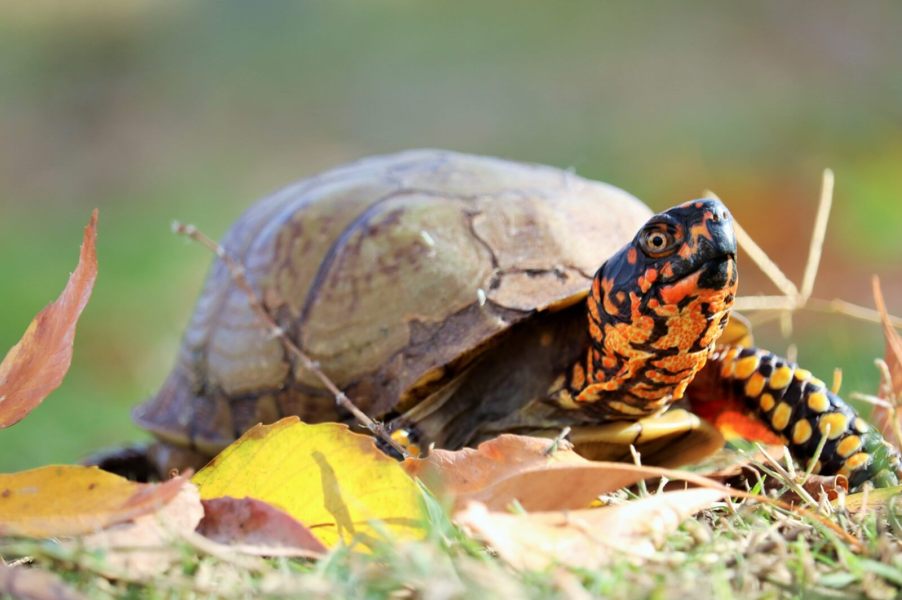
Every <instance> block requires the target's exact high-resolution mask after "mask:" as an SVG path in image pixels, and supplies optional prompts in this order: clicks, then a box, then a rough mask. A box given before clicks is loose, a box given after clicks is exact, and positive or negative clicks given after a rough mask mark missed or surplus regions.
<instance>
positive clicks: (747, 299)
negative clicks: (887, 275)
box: [705, 169, 902, 332]
mask: <svg viewBox="0 0 902 600" xmlns="http://www.w3.org/2000/svg"><path fill="white" fill-rule="evenodd" d="M833 184H834V176H833V171H831V170H830V169H825V170H824V174H823V178H822V180H821V193H820V200H819V202H818V209H817V214H816V216H815V219H814V230H813V232H812V236H811V244H810V246H809V249H808V260H807V261H806V263H805V271H804V274H803V276H802V286H801V288H799V287H797V286H796V285H795V284H794V283H793V282H792V281H791V280H790V279H789V278H788V277H787V276H786V274H784V273H783V271H782V270H781V269H780V267H778V266H777V264H776V263H775V262H774V261H773V260H771V258H770V257H769V256H768V255H767V253H766V252H765V251H764V250H763V249H762V248H761V247H760V246H759V245H758V244H757V243H755V241H754V240H753V239H752V237H751V236H750V235H749V234H748V233H747V232H746V231H745V229H743V228H742V226H741V225H740V224H739V223H738V222H735V221H734V223H733V225H734V228H735V230H736V240H737V241H738V242H739V245H740V246H741V247H742V249H743V250H745V252H746V254H748V256H749V258H750V259H751V260H752V262H754V263H755V264H756V265H758V268H760V269H761V271H762V272H763V273H764V274H765V275H767V277H768V278H769V279H770V280H771V281H772V282H773V284H774V285H775V286H776V287H777V289H779V290H780V291H781V292H783V295H782V296H774V295H759V296H743V297H740V298H737V299H736V303H735V305H734V306H735V308H736V310H739V311H746V312H754V311H763V312H768V313H772V316H770V317H769V318H768V317H765V318H764V319H762V321H768V320H773V319H780V320H781V322H782V329H783V331H784V332H786V331H789V330H791V328H792V323H791V319H792V315H793V313H795V312H796V311H798V310H802V309H805V310H811V311H816V312H823V313H830V314H839V315H844V316H847V317H851V318H853V319H860V320H863V321H869V322H872V323H880V322H881V318H880V313H879V312H878V311H876V310H873V309H871V308H867V307H865V306H859V305H857V304H853V303H851V302H847V301H845V300H840V299H838V298H834V299H833V300H825V299H821V298H812V297H811V293H812V292H813V290H814V285H815V282H816V280H817V272H818V268H819V267H820V262H821V256H822V254H823V247H824V240H825V238H826V234H827V223H828V222H829V218H830V209H831V208H832V206H833ZM705 195H707V196H709V197H712V198H717V194H715V193H713V192H711V191H710V190H709V191H706V192H705ZM889 322H890V323H891V324H892V325H893V326H894V327H896V328H899V329H902V318H900V317H896V316H893V315H889Z"/></svg>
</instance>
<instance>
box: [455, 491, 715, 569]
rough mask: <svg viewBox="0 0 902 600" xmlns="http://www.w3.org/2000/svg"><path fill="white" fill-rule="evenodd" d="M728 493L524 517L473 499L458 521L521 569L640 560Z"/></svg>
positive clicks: (686, 494)
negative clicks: (677, 529) (630, 559)
mask: <svg viewBox="0 0 902 600" xmlns="http://www.w3.org/2000/svg"><path fill="white" fill-rule="evenodd" d="M725 495H726V491H724V490H711V489H690V490H680V491H674V492H665V493H661V494H655V495H654V496H649V497H648V498H643V499H642V500H635V501H632V502H625V503H623V504H618V505H615V506H607V507H604V508H591V509H583V510H575V511H570V512H534V513H527V514H522V515H511V514H506V513H499V512H492V511H490V510H489V509H488V508H487V507H486V506H485V505H484V504H481V503H478V502H472V503H471V504H469V505H468V506H467V508H466V510H464V511H461V512H459V513H457V514H456V515H455V517H454V518H455V520H456V521H457V522H458V523H459V524H460V525H462V526H463V527H465V528H467V529H469V530H470V531H471V532H472V533H473V534H474V535H476V536H477V537H479V538H480V539H482V540H484V541H485V542H487V543H488V544H489V545H490V546H491V547H492V548H494V549H495V550H496V551H497V552H498V553H499V554H500V555H501V557H502V558H504V559H505V560H506V561H507V562H509V563H510V564H511V565H513V566H514V567H516V568H520V569H531V570H541V569H545V568H547V567H548V566H549V565H552V564H563V565H567V566H569V567H578V568H579V567H581V568H586V569H593V568H597V567H598V566H600V565H603V564H605V563H607V562H608V561H610V560H611V559H612V558H614V557H618V558H620V557H630V558H635V559H636V560H640V561H641V560H642V559H643V558H648V557H650V556H653V555H654V553H655V548H656V544H660V543H661V542H663V541H664V538H665V536H666V535H667V534H669V533H670V532H672V531H674V530H675V529H676V528H677V527H679V524H680V523H681V522H682V521H683V520H684V519H686V518H687V517H690V516H691V515H693V514H695V513H696V512H698V511H700V510H702V509H705V508H708V507H709V506H711V505H712V504H714V503H715V502H717V501H719V500H721V499H723V498H724V496H725Z"/></svg>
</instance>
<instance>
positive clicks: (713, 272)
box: [553, 200, 737, 420]
mask: <svg viewBox="0 0 902 600" xmlns="http://www.w3.org/2000/svg"><path fill="white" fill-rule="evenodd" d="M735 254H736V241H735V238H734V236H733V230H732V226H731V225H730V222H729V213H727V211H726V208H725V207H724V206H723V205H722V204H721V203H720V202H719V201H717V200H696V201H692V202H687V203H686V204H683V205H681V206H678V207H675V208H672V209H670V210H668V211H666V212H664V213H661V214H659V215H655V216H654V217H652V219H651V220H650V221H649V222H648V223H647V224H646V225H645V226H644V227H643V229H642V230H641V231H640V232H639V233H638V234H637V235H636V238H635V239H634V240H633V242H632V243H630V244H629V245H627V246H626V247H625V248H623V249H622V250H621V251H620V252H618V253H617V254H615V255H614V256H612V257H611V258H610V259H609V260H608V261H607V262H606V263H605V264H604V265H603V266H602V267H601V268H600V269H599V270H598V273H597V274H596V275H595V279H594V281H593V284H592V289H591V292H590V294H589V298H588V300H587V306H588V319H589V339H590V344H589V349H588V352H587V353H586V356H585V358H584V359H582V360H580V361H578V362H577V363H576V364H574V365H573V366H572V367H571V369H570V371H569V373H568V374H567V376H566V378H565V379H564V380H563V381H561V382H560V383H559V385H558V386H556V387H557V389H555V390H553V396H554V398H555V399H556V401H557V402H558V403H559V404H560V405H561V406H563V407H564V408H568V409H578V410H581V411H583V412H585V413H587V414H590V415H592V416H594V417H599V418H604V419H608V420H614V419H632V420H635V419H638V418H642V417H646V416H649V415H653V414H656V413H658V412H661V411H663V410H665V409H666V408H667V407H668V406H670V404H672V403H673V402H675V401H677V400H679V399H680V398H682V397H683V394H684V392H685V390H686V386H687V385H688V384H689V382H691V381H692V379H693V378H694V377H695V375H696V373H698V371H699V370H700V369H701V368H702V367H703V366H704V365H705V362H706V361H707V360H708V356H709V354H710V353H711V352H712V350H713V349H714V342H715V340H716V339H717V338H718V337H719V336H720V333H721V331H723V328H724V326H725V325H726V322H727V319H728V317H729V310H730V308H731V307H732V304H733V298H734V296H735V293H736V283H737V273H736V263H735Z"/></svg>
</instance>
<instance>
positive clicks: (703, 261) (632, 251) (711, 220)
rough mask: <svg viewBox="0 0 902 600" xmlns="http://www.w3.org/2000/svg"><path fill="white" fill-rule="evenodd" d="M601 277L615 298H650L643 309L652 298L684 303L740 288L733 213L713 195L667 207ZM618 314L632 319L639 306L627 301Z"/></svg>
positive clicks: (616, 256) (612, 258)
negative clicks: (707, 292) (703, 293)
mask: <svg viewBox="0 0 902 600" xmlns="http://www.w3.org/2000/svg"><path fill="white" fill-rule="evenodd" d="M596 277H600V279H601V284H602V287H605V288H610V290H611V292H613V294H614V296H615V297H619V298H629V297H630V295H631V294H632V295H633V297H635V298H637V299H638V300H639V302H640V303H643V302H644V303H645V306H640V307H639V308H640V309H643V310H644V309H645V308H646V307H647V304H648V303H649V302H650V303H651V304H652V306H653V307H654V305H655V304H657V303H660V304H665V305H671V304H679V303H680V302H681V301H683V300H684V298H686V297H691V296H694V295H696V294H697V293H699V292H701V291H702V290H710V291H717V290H724V289H731V290H732V291H735V286H736V236H735V234H734V233H733V221H732V217H731V216H730V213H729V211H728V210H727V207H726V206H724V205H723V203H722V202H721V201H720V200H712V199H703V200H690V201H689V202H685V203H683V204H680V205H679V206H675V207H673V208H671V209H668V210H665V211H664V212H662V213H659V214H657V215H655V216H653V217H652V218H651V219H649V220H648V222H646V223H645V225H643V226H642V228H641V229H640V230H639V231H638V233H636V236H635V237H634V238H633V239H632V241H631V242H630V243H629V244H627V245H626V246H625V247H623V248H622V249H621V250H620V251H619V252H618V253H617V254H615V255H614V256H612V257H611V258H610V259H609V260H608V261H607V262H606V263H605V264H604V266H602V268H601V269H600V270H599V271H598V274H597V275H596ZM730 299H731V301H732V297H731V298H730ZM653 300H656V301H657V302H652V301H653ZM601 308H602V309H605V307H601ZM608 308H614V307H612V306H610V305H608ZM627 308H629V310H626V309H627ZM612 312H613V313H614V314H612V315H611V316H612V317H615V318H619V319H620V320H623V319H630V318H632V316H633V307H632V306H631V305H630V306H627V303H625V302H623V301H621V302H618V303H617V306H616V310H613V311H612Z"/></svg>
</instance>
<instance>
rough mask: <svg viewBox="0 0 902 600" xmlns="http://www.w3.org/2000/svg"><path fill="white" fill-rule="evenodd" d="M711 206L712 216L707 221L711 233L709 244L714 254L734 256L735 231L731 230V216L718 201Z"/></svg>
mask: <svg viewBox="0 0 902 600" xmlns="http://www.w3.org/2000/svg"><path fill="white" fill-rule="evenodd" d="M711 202H712V203H715V204H714V205H713V206H712V207H711V214H712V217H711V218H710V219H709V220H708V221H707V223H706V224H707V226H708V232H709V234H710V235H711V245H712V246H713V247H714V252H715V254H716V255H717V254H719V255H721V256H730V257H734V258H735V256H736V233H735V231H734V230H733V217H732V216H731V215H730V212H729V211H728V210H727V207H726V206H724V205H723V204H722V203H721V202H720V201H717V200H714V201H711Z"/></svg>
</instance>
